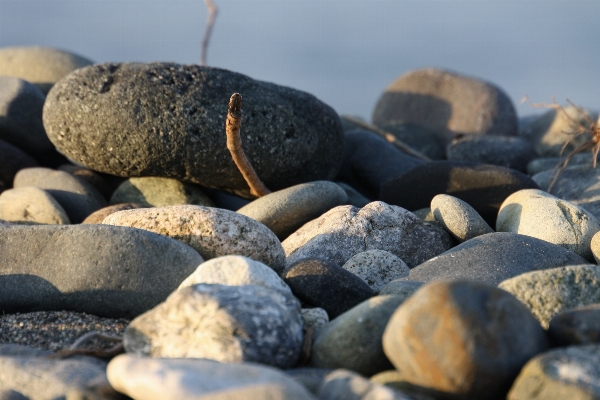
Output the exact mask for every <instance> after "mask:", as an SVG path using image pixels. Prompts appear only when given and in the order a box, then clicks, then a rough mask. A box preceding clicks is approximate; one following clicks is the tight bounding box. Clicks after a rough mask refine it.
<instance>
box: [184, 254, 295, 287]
mask: <svg viewBox="0 0 600 400" xmlns="http://www.w3.org/2000/svg"><path fill="white" fill-rule="evenodd" d="M197 283H217V284H220V285H229V286H242V285H259V286H264V287H266V288H270V289H275V290H281V291H282V292H284V293H287V294H289V295H292V290H291V289H290V287H289V286H288V285H287V284H286V283H285V282H284V281H283V279H281V278H280V277H279V275H277V273H276V272H275V271H273V269H271V268H269V267H268V266H266V265H265V264H263V263H261V262H259V261H254V260H252V259H250V258H248V257H244V256H222V257H217V258H213V259H212V260H208V261H206V262H203V263H202V264H200V266H198V269H196V271H194V273H193V274H191V275H190V276H189V277H187V278H186V280H184V281H183V282H182V283H181V285H180V286H179V289H182V288H184V287H187V286H192V285H195V284H197Z"/></svg>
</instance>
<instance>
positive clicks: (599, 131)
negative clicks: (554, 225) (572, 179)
mask: <svg viewBox="0 0 600 400" xmlns="http://www.w3.org/2000/svg"><path fill="white" fill-rule="evenodd" d="M567 103H569V104H570V105H571V106H573V108H575V110H576V111H577V113H578V114H579V116H580V117H581V118H583V119H584V120H585V122H586V124H582V123H581V122H580V121H577V120H575V119H574V118H573V117H571V116H570V115H569V113H567V112H566V111H565V109H564V108H563V107H562V106H560V105H559V104H558V103H556V100H555V99H554V98H552V103H550V104H548V103H535V104H531V106H532V107H536V108H539V107H545V108H553V109H555V110H556V112H557V113H562V115H563V116H564V117H565V118H567V119H568V120H569V121H570V122H571V126H572V127H573V131H570V132H564V131H563V133H564V134H567V135H571V136H572V137H571V138H570V139H569V140H568V141H566V142H565V144H563V146H562V148H561V150H560V154H561V156H562V153H563V152H564V150H565V149H566V148H567V146H568V145H569V143H571V141H572V140H573V139H575V138H576V137H578V136H579V135H583V134H586V133H589V134H591V135H592V138H591V139H590V140H588V141H586V142H584V143H582V144H580V145H579V146H578V147H576V148H575V149H574V150H572V151H571V152H570V153H569V154H567V156H566V157H565V159H564V160H563V161H561V162H560V163H559V164H558V165H557V166H556V173H555V174H554V178H553V179H552V181H551V182H550V185H549V186H548V193H550V192H551V191H552V188H553V187H554V185H555V184H556V182H557V180H558V177H559V176H560V174H561V173H562V172H563V171H564V170H565V168H567V166H568V165H569V163H570V162H571V159H572V158H573V156H575V154H579V153H582V152H584V151H588V150H591V151H592V167H593V168H596V160H597V158H598V152H600V124H599V121H600V119H599V120H596V121H593V120H592V119H591V118H590V117H588V115H587V114H586V113H585V112H584V111H583V110H582V109H581V108H579V107H577V106H576V105H575V104H573V103H572V102H571V101H570V100H569V99H567Z"/></svg>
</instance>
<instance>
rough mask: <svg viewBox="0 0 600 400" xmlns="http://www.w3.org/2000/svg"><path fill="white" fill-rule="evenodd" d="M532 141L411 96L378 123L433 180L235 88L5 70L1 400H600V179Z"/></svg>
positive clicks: (259, 91)
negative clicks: (258, 188) (232, 139)
mask: <svg viewBox="0 0 600 400" xmlns="http://www.w3.org/2000/svg"><path fill="white" fill-rule="evenodd" d="M234 92H239V93H241V94H242V95H243V101H244V103H243V108H242V113H243V118H244V119H243V120H244V122H243V124H242V131H241V136H242V141H243V147H244V151H245V153H246V155H247V156H248V158H249V160H250V162H251V163H252V164H253V166H254V168H255V169H256V171H257V174H258V176H259V177H260V178H261V179H262V180H263V182H264V183H265V184H266V186H267V187H268V188H270V189H271V190H272V193H270V194H268V195H266V196H264V197H261V198H258V199H255V198H253V196H252V195H251V194H250V190H249V188H248V186H247V184H246V182H245V180H244V179H243V176H242V174H241V173H240V171H239V170H238V169H237V168H236V166H235V164H234V163H233V161H232V159H231V157H230V155H229V152H228V150H227V147H226V140H225V132H224V121H225V116H226V112H227V103H228V99H229V97H230V96H231V94H232V93H234ZM568 112H571V113H573V112H574V111H573V110H569V111H568ZM586 112H587V111H586ZM588 114H589V116H594V114H593V112H588ZM576 117H578V116H576ZM529 120H530V122H529V124H528V125H526V126H525V127H524V128H522V130H521V131H519V121H518V120H517V116H516V113H515V110H514V107H513V105H512V103H511V101H510V99H509V98H508V97H507V96H506V95H505V94H504V92H503V91H502V90H501V89H499V88H498V87H496V86H494V85H492V84H490V83H487V82H484V81H481V80H479V79H475V78H470V77H465V76H462V75H458V74H456V73H450V72H447V71H443V70H436V69H425V70H419V71H413V72H409V73H407V74H405V75H403V76H402V77H400V78H399V79H398V80H397V81H395V82H394V83H392V84H391V85H390V86H389V87H388V88H387V89H386V90H385V92H384V94H383V95H382V97H381V98H380V100H379V102H378V103H377V105H376V107H375V111H374V114H373V123H374V124H375V125H376V126H377V127H378V128H380V129H383V130H385V131H387V132H389V133H390V134H391V135H393V136H395V137H396V138H397V139H399V140H401V141H403V142H404V143H406V144H408V145H410V146H412V147H413V148H414V149H416V150H418V151H419V152H421V153H422V154H425V155H426V156H427V157H429V158H431V160H427V159H426V158H423V157H421V158H416V157H414V156H412V155H410V154H409V153H406V152H404V151H402V150H400V149H399V148H398V147H395V146H394V145H392V144H390V143H389V142H388V141H387V140H385V139H383V138H382V137H380V136H378V135H376V134H375V133H374V132H371V131H367V130H364V129H356V128H357V126H356V125H353V124H352V123H350V122H349V121H346V122H344V123H342V122H343V121H341V120H340V118H339V116H338V115H337V114H336V113H335V112H334V110H333V109H332V108H331V107H329V106H328V105H326V104H324V103H322V102H321V101H319V100H318V99H316V98H315V97H314V96H312V95H310V94H308V93H304V92H301V91H298V90H294V89H290V88H284V87H281V86H278V85H275V84H271V83H266V82H260V81H256V80H253V79H251V78H249V77H247V76H244V75H241V74H238V73H235V72H231V71H226V70H222V69H217V68H210V67H200V66H191V65H178V64H170V63H152V64H142V63H124V64H117V63H111V64H93V63H92V62H91V61H89V60H85V59H83V58H81V57H79V56H76V55H73V54H70V53H65V52H61V51H57V50H53V49H43V48H7V49H0V308H1V309H2V311H3V314H2V317H0V339H1V343H0V398H1V399H56V398H66V399H76V398H77V399H83V398H86V399H124V398H133V399H139V400H145V399H149V400H150V399H152V400H154V399H177V400H182V399H183V400H185V399H272V400H275V399H282V400H283V399H307V400H309V399H322V400H332V399H340V400H342V399H344V400H346V399H356V400H359V399H364V400H367V399H368V400H376V399H382V400H383V399H399V400H400V399H402V400H404V399H407V400H408V399H413V400H427V399H447V398H452V399H464V400H470V399H483V398H485V399H504V398H507V399H510V400H517V399H565V398H569V399H572V400H576V399H600V368H599V367H598V366H599V365H600V322H599V321H600V267H599V266H598V265H597V264H598V260H600V233H599V232H600V221H599V218H600V192H599V190H598V187H599V185H600V183H599V182H600V172H598V171H599V170H596V169H594V168H593V167H592V165H591V163H590V159H588V160H587V161H586V160H581V159H574V161H573V166H570V167H569V168H566V169H565V170H564V171H563V172H562V174H561V175H560V176H559V177H558V178H557V179H554V178H555V172H556V171H554V170H552V168H554V166H555V165H556V164H557V163H558V162H560V160H559V159H550V158H548V156H556V155H557V154H556V152H555V149H556V147H557V146H559V147H560V146H561V145H562V144H564V143H565V142H566V141H567V140H568V138H569V136H568V135H564V134H562V133H561V132H562V130H564V129H565V126H566V125H565V124H567V122H566V121H570V122H573V121H577V118H571V119H568V120H565V119H564V116H562V115H560V113H559V112H558V111H556V110H554V111H552V112H549V113H547V114H544V115H542V116H541V117H539V118H537V119H536V118H530V119H529ZM581 120H582V121H585V118H583V119H581ZM578 140H584V139H581V138H579V139H578ZM540 156H545V158H542V157H540ZM589 156H590V157H591V154H589ZM553 181H554V182H553ZM551 186H552V187H551ZM549 190H550V192H551V193H548V191H549ZM93 331H98V333H99V334H100V336H98V335H96V334H93ZM61 332H62V333H61ZM90 333H92V334H91V335H89V334H90ZM76 335H81V336H83V337H80V340H77V341H76V343H74V340H75V336H76ZM115 342H116V344H117V347H114V345H115ZM71 346H72V347H71ZM120 346H122V347H120ZM118 353H124V354H119V355H117V354H118Z"/></svg>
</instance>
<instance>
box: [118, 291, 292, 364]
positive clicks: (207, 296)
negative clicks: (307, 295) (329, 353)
mask: <svg viewBox="0 0 600 400" xmlns="http://www.w3.org/2000/svg"><path fill="white" fill-rule="evenodd" d="M302 340H303V333H302V317H301V315H300V302H299V301H298V300H297V299H296V298H295V297H293V296H292V295H291V294H286V293H283V292H282V291H279V290H274V289H270V288H266V287H264V286H258V285H243V286H228V285H218V284H204V283H200V284H197V285H193V286H188V287H185V288H181V289H179V290H177V291H175V292H173V293H172V294H171V295H170V296H169V297H168V298H167V300H166V301H165V302H163V303H161V304H159V305H158V306H157V307H155V308H153V309H152V310H150V311H148V312H146V313H144V314H142V315H140V316H139V317H137V318H135V319H134V320H133V321H131V323H130V324H129V326H128V327H127V330H126V331H125V334H124V335H123V346H124V347H125V350H126V351H127V352H128V353H133V354H136V355H139V356H151V357H169V358H180V357H183V358H209V359H212V360H217V361H221V362H223V363H240V362H258V363H262V364H268V365H273V366H275V367H278V368H291V367H294V366H295V365H296V363H297V362H298V359H299V357H300V353H301V350H302Z"/></svg>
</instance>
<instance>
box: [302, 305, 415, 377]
mask: <svg viewBox="0 0 600 400" xmlns="http://www.w3.org/2000/svg"><path fill="white" fill-rule="evenodd" d="M403 301H404V299H403V298H401V297H397V296H392V295H388V296H375V297H372V298H370V299H368V300H365V301H363V302H362V303H360V304H359V305H357V306H354V307H352V308H351V309H350V310H348V311H346V312H345V313H343V314H341V315H338V316H337V317H336V318H335V319H334V320H333V321H331V322H329V324H327V325H325V327H324V328H323V329H321V330H320V331H319V333H318V334H317V336H316V337H315V341H314V343H313V347H312V355H311V358H310V364H311V365H312V366H313V367H317V368H330V369H336V368H345V369H349V370H352V371H355V372H358V373H359V374H361V375H364V376H372V375H374V374H376V373H378V372H381V371H385V370H388V369H392V368H393V366H392V364H391V363H390V362H389V360H388V359H387V357H386V356H385V353H384V352H383V346H382V344H381V338H382V336H383V331H384V330H385V327H386V326H387V324H388V321H389V319H390V317H391V316H392V314H393V313H394V311H396V309H397V308H398V307H399V306H400V304H402V302H403Z"/></svg>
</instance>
